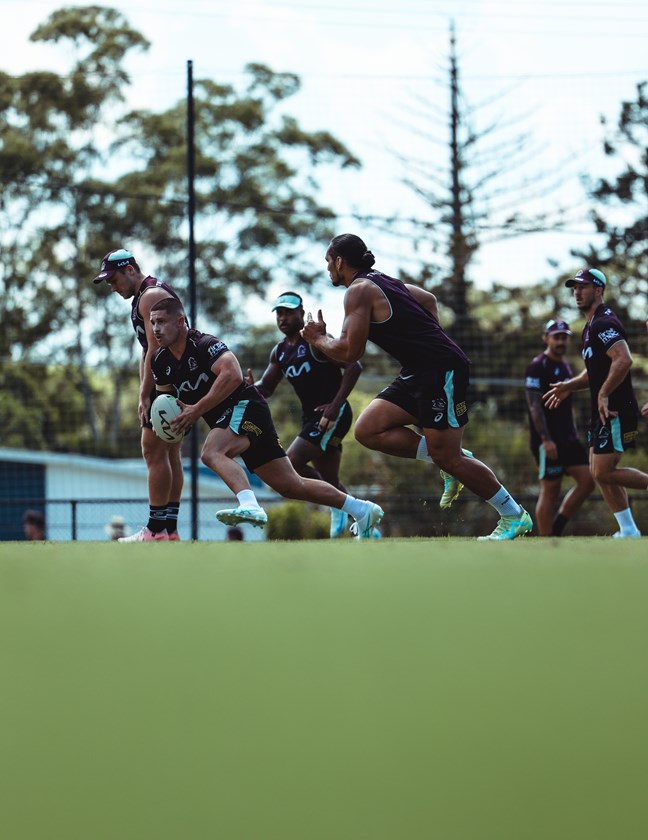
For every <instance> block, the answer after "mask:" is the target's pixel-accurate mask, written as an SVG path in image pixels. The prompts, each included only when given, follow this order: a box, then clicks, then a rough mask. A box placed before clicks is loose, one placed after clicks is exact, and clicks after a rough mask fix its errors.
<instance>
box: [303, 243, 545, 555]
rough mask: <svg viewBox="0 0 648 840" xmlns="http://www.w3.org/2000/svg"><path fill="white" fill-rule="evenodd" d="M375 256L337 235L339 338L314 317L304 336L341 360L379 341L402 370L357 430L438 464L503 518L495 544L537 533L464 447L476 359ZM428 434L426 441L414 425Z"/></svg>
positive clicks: (383, 448)
mask: <svg viewBox="0 0 648 840" xmlns="http://www.w3.org/2000/svg"><path fill="white" fill-rule="evenodd" d="M374 262H375V258H374V255H373V254H372V253H371V251H368V250H367V246H366V245H365V243H364V242H363V241H362V239H360V237H359V236H355V235H354V234H342V235H341V236H336V237H335V238H334V239H333V240H332V241H331V243H330V245H329V247H328V249H327V251H326V264H327V268H328V272H329V276H330V278H331V282H332V284H333V285H334V286H345V287H346V290H347V291H346V294H345V296H344V322H343V324H342V331H341V333H340V337H339V338H332V337H331V336H329V335H328V334H327V332H326V324H325V323H324V319H323V318H322V313H321V312H319V313H318V319H317V321H313V319H312V318H311V317H310V316H309V317H308V318H307V320H306V324H305V326H304V329H303V330H302V335H303V337H304V338H305V339H306V341H308V342H309V343H310V344H312V345H314V346H315V347H316V348H317V349H318V350H320V351H321V352H322V353H325V354H326V355H327V356H330V357H331V358H333V359H337V360H338V361H341V362H347V363H349V362H353V361H356V360H358V359H360V358H362V356H363V354H364V352H365V347H366V343H367V341H373V342H374V344H377V345H378V346H379V347H381V348H382V349H383V350H384V351H385V352H386V353H389V355H390V356H392V357H393V358H395V359H396V360H397V361H398V362H400V364H401V365H402V369H401V371H400V374H399V376H398V377H397V378H396V379H395V380H394V382H393V383H392V384H391V385H389V386H388V387H387V388H385V389H384V390H383V391H381V392H380V394H378V396H377V397H376V399H374V400H373V401H372V402H371V403H370V404H369V405H368V406H367V408H365V410H364V411H363V412H362V414H361V415H360V417H359V418H358V421H357V422H356V425H355V436H356V438H357V440H358V441H359V442H360V443H362V444H363V445H364V446H366V447H368V448H369V449H375V450H377V451H379V452H385V453H386V454H388V455H396V456H398V457H401V458H421V459H422V460H433V461H434V463H436V464H437V465H438V466H439V467H440V468H441V469H442V470H443V471H444V472H446V473H448V474H449V475H451V476H454V477H455V478H456V480H457V481H458V482H459V483H461V484H463V485H465V486H466V487H467V488H468V489H469V490H472V491H473V493H476V494H477V495H478V496H481V498H482V499H485V500H486V501H488V503H489V504H490V505H491V506H492V507H493V508H494V509H495V510H496V511H497V512H498V513H499V515H500V519H499V522H498V524H497V526H496V528H495V530H494V531H493V532H492V533H491V534H490V535H488V536H486V537H480V538H479V539H487V540H512V539H515V538H516V537H519V536H523V535H524V534H526V533H528V532H529V531H531V529H532V527H533V523H532V521H531V517H530V516H529V514H528V513H527V512H526V511H525V510H524V509H523V508H522V507H521V506H520V505H519V504H518V503H517V502H516V501H515V500H514V499H513V498H512V497H511V495H510V494H509V493H508V492H507V491H506V489H505V488H504V487H502V485H501V484H500V483H499V481H498V480H497V478H496V477H495V475H494V473H493V472H492V470H491V469H490V468H489V467H487V466H486V465H485V464H483V463H482V462H481V461H479V460H478V459H477V458H474V457H472V458H471V457H467V456H466V455H465V454H464V453H463V452H462V449H461V439H462V436H463V427H464V426H465V424H466V423H467V422H468V407H467V405H466V390H467V387H468V378H469V360H468V358H467V356H466V355H465V353H464V352H463V351H462V350H461V348H460V347H459V346H458V345H457V344H456V343H455V342H454V341H453V340H452V339H451V338H450V337H449V336H448V335H447V334H446V333H445V332H444V331H443V329H442V328H441V325H440V324H439V319H438V315H437V306H436V298H435V296H434V295H433V294H431V293H430V292H427V291H425V290H424V289H421V288H419V287H418V286H413V285H409V284H407V285H406V284H405V283H403V282H402V281H401V280H397V279H395V278H393V277H389V276H388V275H386V274H383V272H381V271H376V270H373V269H372V266H373V264H374ZM412 426H418V427H420V428H422V429H423V435H419V434H418V433H417V432H415V431H414V430H413V429H412V428H411V427H412Z"/></svg>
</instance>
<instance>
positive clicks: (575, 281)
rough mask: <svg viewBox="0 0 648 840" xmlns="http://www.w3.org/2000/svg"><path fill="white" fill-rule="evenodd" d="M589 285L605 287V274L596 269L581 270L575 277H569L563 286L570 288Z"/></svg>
mask: <svg viewBox="0 0 648 840" xmlns="http://www.w3.org/2000/svg"><path fill="white" fill-rule="evenodd" d="M590 283H591V284H593V285H594V286H605V284H606V283H607V280H606V278H605V274H603V272H602V271H599V270H598V268H581V270H580V271H579V272H577V273H576V276H575V277H570V278H569V280H567V282H566V283H565V286H567V287H568V288H571V287H572V286H587V285H589V284H590Z"/></svg>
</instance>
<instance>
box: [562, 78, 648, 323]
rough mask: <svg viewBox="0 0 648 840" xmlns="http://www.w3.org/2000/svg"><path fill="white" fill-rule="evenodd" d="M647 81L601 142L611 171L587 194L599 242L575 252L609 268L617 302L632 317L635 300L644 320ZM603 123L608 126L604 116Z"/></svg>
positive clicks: (647, 257) (647, 239) (647, 226)
mask: <svg viewBox="0 0 648 840" xmlns="http://www.w3.org/2000/svg"><path fill="white" fill-rule="evenodd" d="M646 84H647V83H646V82H641V83H640V84H638V85H637V96H636V99H635V100H634V101H627V102H623V103H622V104H621V110H620V113H619V118H618V121H617V124H616V126H615V127H614V129H613V130H612V131H610V132H609V134H608V136H607V137H606V138H605V140H604V142H603V150H604V152H605V154H606V156H607V157H608V158H609V160H610V163H611V165H612V169H613V174H612V175H610V177H602V178H598V179H597V180H595V181H594V182H590V184H589V192H590V197H591V199H592V200H593V201H594V203H595V206H594V208H593V209H592V213H591V215H592V219H593V221H594V226H595V229H596V231H597V233H598V234H599V235H600V238H601V239H602V245H598V246H597V245H591V246H589V248H588V249H586V250H585V251H582V252H579V251H575V252H574V255H575V256H578V257H580V258H581V259H582V260H583V262H584V263H586V264H588V265H596V266H599V267H600V268H602V269H603V270H604V271H607V272H608V273H609V274H610V279H611V280H612V281H613V282H612V283H611V284H610V292H611V293H612V294H613V295H614V298H615V302H616V303H617V305H618V306H620V307H623V309H624V310H625V314H627V315H628V316H633V317H635V318H636V315H637V303H639V312H641V313H642V314H641V317H642V319H643V317H644V314H645V300H646V295H647V294H648V96H647V91H646ZM601 122H602V124H603V125H604V126H606V125H607V121H606V119H605V118H604V117H602V118H601ZM614 281H616V282H614ZM619 314H621V313H619ZM622 317H623V316H622ZM641 332H642V334H643V332H644V331H643V330H641Z"/></svg>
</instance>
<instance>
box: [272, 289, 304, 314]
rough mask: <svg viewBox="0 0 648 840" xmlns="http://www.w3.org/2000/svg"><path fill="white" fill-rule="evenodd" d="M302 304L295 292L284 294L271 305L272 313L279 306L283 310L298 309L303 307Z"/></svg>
mask: <svg viewBox="0 0 648 840" xmlns="http://www.w3.org/2000/svg"><path fill="white" fill-rule="evenodd" d="M303 303H304V301H303V300H302V299H301V297H300V295H298V294H297V293H296V292H284V293H283V294H282V295H279V297H278V298H277V299H276V301H275V302H274V303H273V304H272V311H273V312H274V311H275V309H279V307H280V306H281V307H283V308H284V309H299V307H300V306H303Z"/></svg>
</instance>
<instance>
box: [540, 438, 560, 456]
mask: <svg viewBox="0 0 648 840" xmlns="http://www.w3.org/2000/svg"><path fill="white" fill-rule="evenodd" d="M542 445H543V446H544V451H545V455H546V456H547V458H548V459H549V460H550V461H557V460H558V447H557V446H556V443H555V441H553V440H543V441H542Z"/></svg>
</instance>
